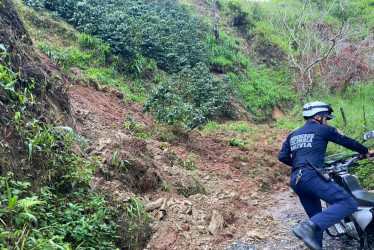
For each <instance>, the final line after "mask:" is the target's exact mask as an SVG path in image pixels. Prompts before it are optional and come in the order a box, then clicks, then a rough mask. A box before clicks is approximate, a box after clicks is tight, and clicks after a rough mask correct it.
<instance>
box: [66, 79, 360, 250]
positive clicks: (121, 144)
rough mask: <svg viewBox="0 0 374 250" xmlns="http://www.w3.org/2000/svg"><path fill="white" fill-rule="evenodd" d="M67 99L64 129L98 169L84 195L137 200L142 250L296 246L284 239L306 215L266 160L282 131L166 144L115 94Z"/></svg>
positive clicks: (90, 92)
mask: <svg viewBox="0 0 374 250" xmlns="http://www.w3.org/2000/svg"><path fill="white" fill-rule="evenodd" d="M67 94H68V96H69V102H70V106H71V110H70V111H71V115H72V117H73V120H74V127H75V128H74V129H75V131H76V132H77V133H78V134H79V135H80V136H82V137H84V138H85V139H86V140H87V142H88V144H89V146H88V148H87V150H85V151H84V152H81V154H82V155H83V156H86V157H96V158H97V159H99V160H100V161H101V162H102V163H103V165H106V166H107V168H104V169H102V170H100V171H98V173H97V174H98V177H96V178H94V179H93V180H92V182H91V186H92V188H94V189H96V190H100V191H102V192H108V193H111V194H113V195H114V197H116V198H117V199H118V200H121V201H124V202H126V201H129V200H130V199H131V198H132V197H135V198H137V199H138V200H140V201H141V203H142V204H143V206H144V207H145V209H146V211H147V212H148V213H149V214H150V215H151V216H152V217H153V219H154V222H153V224H152V230H153V236H152V238H151V240H150V242H149V244H148V246H147V249H305V248H306V247H305V245H304V244H303V243H302V242H301V241H299V240H298V239H297V238H296V237H295V236H293V234H292V227H293V226H295V225H296V224H297V223H299V222H300V221H302V220H305V219H306V215H305V213H304V212H303V209H302V207H301V206H300V204H299V202H298V199H297V197H296V196H295V195H294V193H293V192H292V191H291V190H290V188H289V186H288V184H287V182H288V175H289V169H288V167H286V166H284V165H282V164H280V163H279V162H278V161H277V158H276V157H277V153H278V150H279V148H280V146H281V143H282V142H283V140H284V139H285V138H286V136H287V134H288V133H289V131H279V130H277V131H273V130H272V129H271V128H269V127H268V126H266V127H265V126H263V127H261V126H257V125H250V127H251V133H248V136H247V138H243V139H246V140H247V141H249V143H248V144H246V145H245V146H244V147H237V146H230V143H229V141H230V138H231V139H232V138H239V135H237V134H235V133H229V132H218V131H217V132H216V133H213V132H211V133H208V134H206V135H204V134H202V133H201V132H198V131H193V132H191V133H190V134H189V135H188V136H182V137H181V138H179V140H174V142H167V141H164V140H162V138H163V137H162V136H161V135H162V134H164V135H165V134H166V133H167V132H166V131H165V130H160V128H159V127H157V125H155V124H154V123H153V121H152V118H151V117H150V116H148V115H145V114H143V113H142V111H141V109H142V107H141V105H140V104H134V103H124V101H123V96H122V95H121V94H120V93H118V92H116V91H110V90H109V89H107V88H104V89H102V90H101V91H97V90H95V89H93V88H92V87H87V86H72V87H70V88H68V90H67ZM145 135H146V136H145ZM149 136H150V137H151V138H153V139H150V138H149ZM144 137H148V138H147V139H144ZM166 137H167V136H164V138H166ZM160 138H161V139H160ZM114 154H116V161H115V162H114V161H113V156H114ZM119 163H123V164H122V165H120V164H119ZM345 241H346V239H338V240H335V239H331V238H329V237H328V236H327V237H326V241H325V247H326V249H329V248H335V249H349V247H350V246H349V244H348V243H346V242H345ZM353 247H354V246H353ZM353 249H354V248H353Z"/></svg>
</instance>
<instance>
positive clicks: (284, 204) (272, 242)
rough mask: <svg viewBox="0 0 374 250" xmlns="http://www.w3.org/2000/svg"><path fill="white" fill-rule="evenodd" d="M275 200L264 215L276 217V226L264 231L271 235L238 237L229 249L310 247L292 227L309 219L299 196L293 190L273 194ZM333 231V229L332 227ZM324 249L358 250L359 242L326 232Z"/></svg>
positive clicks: (251, 249) (263, 249)
mask: <svg viewBox="0 0 374 250" xmlns="http://www.w3.org/2000/svg"><path fill="white" fill-rule="evenodd" d="M273 198H274V201H279V202H278V203H277V205H276V206H272V207H269V210H268V211H264V215H271V216H272V218H273V219H274V222H275V223H274V227H273V228H271V229H269V231H267V232H264V235H268V234H270V237H267V239H264V240H261V241H260V240H257V241H256V240H251V239H249V240H248V239H247V240H246V239H245V237H241V238H237V239H236V240H235V241H234V242H233V243H232V244H231V245H229V246H227V248H226V249H227V250H265V249H267V250H273V249H274V250H275V249H308V247H307V246H306V245H305V244H304V243H303V242H302V241H300V240H299V239H297V238H296V236H294V235H293V233H292V228H293V227H294V226H296V225H297V224H298V223H300V222H301V221H304V220H307V219H308V218H307V216H306V214H305V212H304V210H303V208H302V206H301V204H300V203H299V201H298V197H297V195H296V194H294V193H293V192H292V191H291V190H288V191H286V192H282V193H279V194H276V195H274V196H273ZM332 232H333V229H332ZM323 243H324V245H323V249H335V250H337V249H341V250H356V249H359V244H358V242H356V241H354V240H352V239H351V238H350V237H348V236H343V237H338V238H332V237H330V236H328V235H327V234H326V232H325V233H324V242H323Z"/></svg>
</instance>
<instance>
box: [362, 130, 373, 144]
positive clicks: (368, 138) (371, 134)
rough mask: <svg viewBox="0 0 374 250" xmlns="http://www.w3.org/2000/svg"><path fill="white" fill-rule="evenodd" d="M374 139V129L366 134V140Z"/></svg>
mask: <svg viewBox="0 0 374 250" xmlns="http://www.w3.org/2000/svg"><path fill="white" fill-rule="evenodd" d="M372 139H374V130H372V131H369V132H366V133H365V134H364V141H368V140H372Z"/></svg>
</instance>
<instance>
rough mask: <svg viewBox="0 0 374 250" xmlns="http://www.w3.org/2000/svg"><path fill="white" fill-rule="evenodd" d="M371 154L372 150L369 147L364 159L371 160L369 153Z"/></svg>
mask: <svg viewBox="0 0 374 250" xmlns="http://www.w3.org/2000/svg"><path fill="white" fill-rule="evenodd" d="M372 154H374V150H370V149H369V151H368V152H367V154H365V157H366V159H369V160H371V158H370V155H372Z"/></svg>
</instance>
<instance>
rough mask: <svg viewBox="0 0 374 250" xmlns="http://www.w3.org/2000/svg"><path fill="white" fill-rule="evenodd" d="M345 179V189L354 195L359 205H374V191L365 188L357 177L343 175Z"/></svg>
mask: <svg viewBox="0 0 374 250" xmlns="http://www.w3.org/2000/svg"><path fill="white" fill-rule="evenodd" d="M343 180H344V188H345V190H347V191H348V192H349V193H350V194H351V195H352V196H353V197H354V199H355V200H356V202H357V204H358V205H359V206H374V193H370V192H367V191H366V190H365V189H363V188H362V187H361V186H360V184H359V183H358V180H357V178H356V177H354V176H352V175H347V176H344V177H343Z"/></svg>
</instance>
